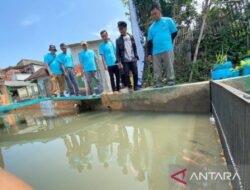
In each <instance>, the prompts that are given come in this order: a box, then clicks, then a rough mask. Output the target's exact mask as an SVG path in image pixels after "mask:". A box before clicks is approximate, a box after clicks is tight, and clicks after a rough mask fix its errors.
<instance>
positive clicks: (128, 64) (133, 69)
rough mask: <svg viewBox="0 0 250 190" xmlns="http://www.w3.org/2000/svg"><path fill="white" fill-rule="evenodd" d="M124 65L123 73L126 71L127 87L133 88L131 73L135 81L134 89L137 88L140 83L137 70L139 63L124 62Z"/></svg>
mask: <svg viewBox="0 0 250 190" xmlns="http://www.w3.org/2000/svg"><path fill="white" fill-rule="evenodd" d="M122 65H123V71H124V78H125V86H127V87H128V88H132V85H131V81H130V78H129V71H131V72H132V74H133V80H134V88H135V87H137V83H138V68H137V62H136V61H133V62H124V63H122Z"/></svg>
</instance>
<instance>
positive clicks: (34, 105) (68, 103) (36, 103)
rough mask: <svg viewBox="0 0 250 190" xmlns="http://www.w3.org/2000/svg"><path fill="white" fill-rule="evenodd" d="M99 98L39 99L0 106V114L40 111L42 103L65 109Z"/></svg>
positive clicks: (98, 97) (99, 97)
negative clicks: (49, 103) (50, 103)
mask: <svg viewBox="0 0 250 190" xmlns="http://www.w3.org/2000/svg"><path fill="white" fill-rule="evenodd" d="M100 99H101V96H99V95H97V96H75V97H59V98H40V99H34V100H27V101H24V102H18V103H15V104H10V105H6V106H0V112H7V111H11V110H15V109H40V108H41V107H42V106H41V105H42V104H43V103H46V102H49V101H51V102H52V104H53V108H59V109H60V108H62V109H67V108H69V107H74V106H75V105H78V106H81V105H82V104H84V102H86V104H89V102H91V101H98V100H99V101H100Z"/></svg>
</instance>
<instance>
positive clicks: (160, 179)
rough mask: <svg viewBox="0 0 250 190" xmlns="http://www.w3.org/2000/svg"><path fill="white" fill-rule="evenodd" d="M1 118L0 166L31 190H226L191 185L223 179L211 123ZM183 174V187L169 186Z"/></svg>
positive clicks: (198, 118)
mask: <svg viewBox="0 0 250 190" xmlns="http://www.w3.org/2000/svg"><path fill="white" fill-rule="evenodd" d="M31 113H32V114H31ZM0 118H1V119H0V127H1V129H0V147H1V149H0V166H1V167H3V168H4V169H5V170H7V171H10V172H11V173H13V174H15V175H16V176H18V177H20V178H21V179H23V180H24V181H26V182H27V183H29V184H31V186H33V187H34V189H38V190H57V189H58V190H64V189H67V190H78V189H79V190H80V189H85V190H118V189H119V190H178V189H190V190H198V189H211V190H212V189H213V190H217V189H218V190H224V189H231V188H230V185H229V182H228V181H222V180H219V181H218V180H217V181H213V182H211V181H209V182H208V181H204V180H203V181H199V180H197V179H196V180H195V179H192V180H190V179H189V178H188V175H189V176H190V174H191V173H192V172H207V171H214V172H215V171H219V170H220V171H226V167H225V160H224V158H223V155H222V148H221V145H220V142H219V140H218V136H217V133H216V130H215V128H214V127H213V126H211V124H210V123H209V115H192V114H191V115H189V114H188V115H183V114H164V113H149V112H142V113H141V112H140V113H136V112H132V113H121V112H88V113H83V114H80V115H79V114H77V115H67V114H66V115H63V116H62V115H61V116H60V115H58V116H56V117H45V116H41V115H40V114H36V113H35V112H30V113H29V114H21V115H18V114H9V115H3V116H1V117H0ZM182 169H187V172H186V175H185V176H182V173H181V175H178V176H177V178H178V179H180V181H182V182H178V180H174V179H173V178H171V175H172V174H173V173H175V172H177V171H180V170H182ZM183 182H185V183H187V184H186V185H185V184H183Z"/></svg>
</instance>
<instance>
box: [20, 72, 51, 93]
mask: <svg viewBox="0 0 250 190" xmlns="http://www.w3.org/2000/svg"><path fill="white" fill-rule="evenodd" d="M25 81H31V82H33V83H36V84H37V86H38V90H39V97H48V96H51V82H50V76H49V73H48V71H47V69H46V68H41V69H39V70H38V71H36V72H35V73H33V74H32V75H31V76H29V77H28V78H27V79H26V80H25Z"/></svg>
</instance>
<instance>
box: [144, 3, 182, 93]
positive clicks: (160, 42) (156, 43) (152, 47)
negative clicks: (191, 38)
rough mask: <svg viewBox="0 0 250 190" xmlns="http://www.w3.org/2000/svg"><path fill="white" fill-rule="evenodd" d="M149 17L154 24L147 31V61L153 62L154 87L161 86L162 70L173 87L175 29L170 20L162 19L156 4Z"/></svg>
mask: <svg viewBox="0 0 250 190" xmlns="http://www.w3.org/2000/svg"><path fill="white" fill-rule="evenodd" d="M151 16H152V18H153V20H154V22H153V23H152V25H151V26H150V27H149V30H148V39H147V40H148V59H149V61H153V69H154V79H155V83H156V87H157V88H160V87H162V86H163V83H162V80H163V77H162V74H163V72H162V71H163V69H166V70H167V80H168V85H169V86H173V85H174V66H173V63H174V51H173V50H174V47H173V40H174V38H175V37H176V35H177V27H176V24H175V23H174V21H173V19H172V18H168V17H162V14H161V9H160V5H159V4H157V3H155V4H153V6H152V8H151ZM162 66H163V67H164V68H162Z"/></svg>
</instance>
